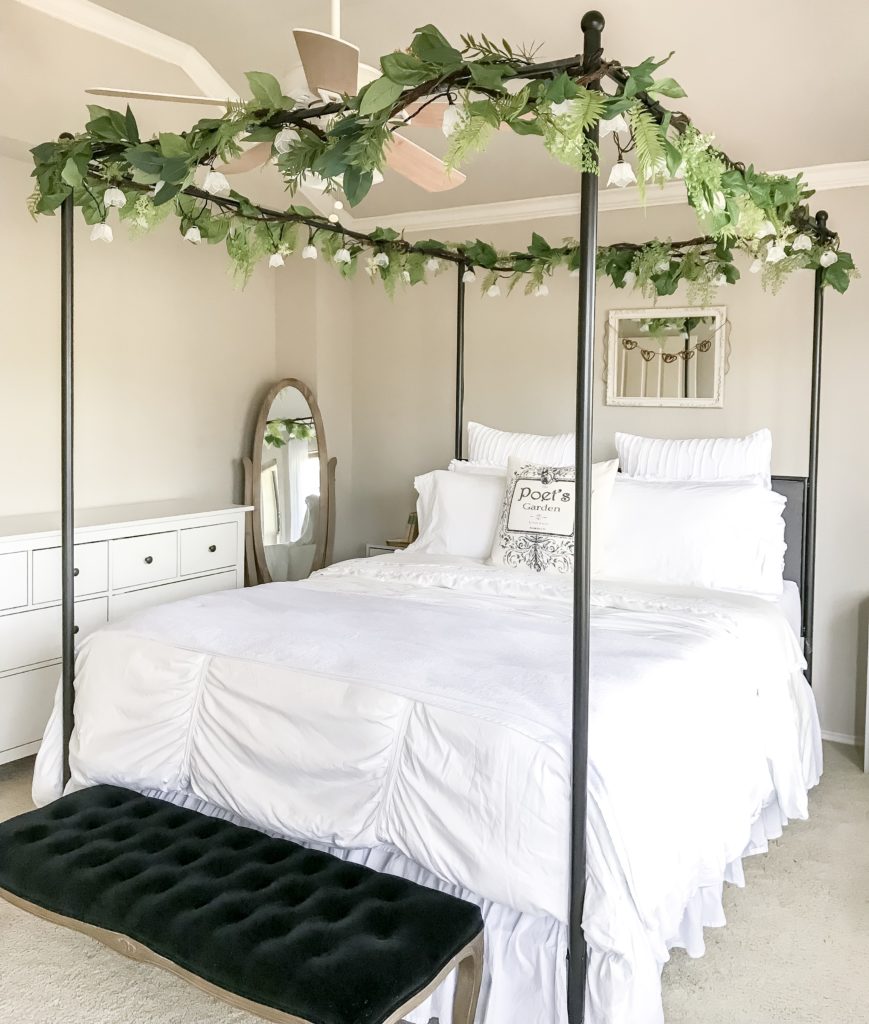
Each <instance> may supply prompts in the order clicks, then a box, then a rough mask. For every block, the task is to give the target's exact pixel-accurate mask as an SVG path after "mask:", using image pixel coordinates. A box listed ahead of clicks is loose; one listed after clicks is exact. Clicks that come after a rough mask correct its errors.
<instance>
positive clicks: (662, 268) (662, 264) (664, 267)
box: [655, 256, 670, 274]
mask: <svg viewBox="0 0 869 1024" xmlns="http://www.w3.org/2000/svg"><path fill="white" fill-rule="evenodd" d="M669 269H670V257H669V256H668V257H667V258H666V259H663V260H659V261H658V262H657V263H656V264H655V273H656V274H666V273H667V272H668V271H669Z"/></svg>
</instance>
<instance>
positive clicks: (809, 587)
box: [802, 210, 829, 683]
mask: <svg viewBox="0 0 869 1024" xmlns="http://www.w3.org/2000/svg"><path fill="white" fill-rule="evenodd" d="M828 219H829V215H828V213H827V211H826V210H818V212H817V213H816V214H815V225H816V226H817V228H818V231H819V233H820V234H821V235H825V234H829V228H828V227H827V220H828ZM823 340H824V269H823V267H818V268H817V270H815V303H814V318H813V321H812V398H811V405H810V409H809V473H808V478H809V484H808V494H807V496H806V497H807V501H806V523H805V545H804V550H805V558H806V564H805V572H804V573H803V593H802V600H803V653H804V654H805V657H806V679H808V681H809V683H811V682H812V664H813V655H814V637H815V540H816V535H817V515H818V442H819V437H820V425H821V347H822V344H823Z"/></svg>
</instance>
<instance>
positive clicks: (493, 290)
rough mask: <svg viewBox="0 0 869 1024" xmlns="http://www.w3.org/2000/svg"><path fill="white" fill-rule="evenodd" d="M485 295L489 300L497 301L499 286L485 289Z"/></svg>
mask: <svg viewBox="0 0 869 1024" xmlns="http://www.w3.org/2000/svg"><path fill="white" fill-rule="evenodd" d="M486 294H487V295H488V296H489V298H490V299H497V298H498V296H499V295H500V294H501V286H500V285H498V284H492V285H489V287H488V288H487V289H486Z"/></svg>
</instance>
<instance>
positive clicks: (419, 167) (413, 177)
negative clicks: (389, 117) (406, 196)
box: [386, 132, 465, 192]
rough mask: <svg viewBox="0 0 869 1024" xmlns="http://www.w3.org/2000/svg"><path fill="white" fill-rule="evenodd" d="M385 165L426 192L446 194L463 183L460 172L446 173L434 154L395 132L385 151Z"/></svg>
mask: <svg viewBox="0 0 869 1024" xmlns="http://www.w3.org/2000/svg"><path fill="white" fill-rule="evenodd" d="M386 163H387V165H388V166H389V167H390V168H391V169H392V170H393V171H397V172H398V173H399V174H401V175H402V176H403V177H405V178H407V179H409V180H410V181H412V182H413V183H414V185H419V187H420V188H424V189H425V190H426V192H446V191H448V190H449V189H451V188H458V186H459V185H461V184H462V183H463V182H464V181H465V175H464V174H462V172H461V171H447V168H446V164H445V163H444V162H443V160H439V159H438V158H437V157H436V156H435V155H434V153H429V151H428V150H427V149H423V148H422V146H417V144H416V143H415V142H411V141H410V139H406V138H404V136H403V135H398V134H396V133H395V132H393V135H392V142H391V143H390V145H389V148H388V149H387V151H386Z"/></svg>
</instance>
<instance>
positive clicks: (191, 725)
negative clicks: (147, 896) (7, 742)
mask: <svg viewBox="0 0 869 1024" xmlns="http://www.w3.org/2000/svg"><path fill="white" fill-rule="evenodd" d="M422 557H423V558H425V559H426V560H425V561H424V562H418V561H414V559H413V558H412V556H401V555H394V556H385V557H383V558H377V559H362V560H358V561H351V562H347V563H342V564H340V565H337V566H334V567H332V568H331V569H329V570H327V571H325V572H324V573H320V574H318V575H317V576H315V577H313V578H312V579H310V580H308V581H305V582H303V583H294V584H273V585H270V586H265V587H259V588H255V589H252V590H245V591H230V592H224V593H220V594H212V595H208V596H206V597H200V598H193V599H190V600H187V601H183V602H179V603H177V604H174V605H168V606H163V607H160V608H155V609H151V610H149V611H145V612H143V613H140V614H139V615H137V616H135V617H133V618H130V619H127V620H125V621H123V622H120V623H117V624H115V625H113V626H110V627H108V628H106V629H104V630H101V631H100V632H98V633H96V634H93V635H92V636H91V637H89V638H88V639H87V640H86V641H85V643H84V644H83V645H82V648H81V650H80V653H79V655H78V660H77V703H76V731H75V734H74V737H73V742H72V756H71V763H72V772H73V778H72V783H71V786H72V787H73V788H78V787H82V786H88V785H93V784H98V783H114V784H118V785H123V786H128V787H129V788H132V789H136V790H141V791H143V792H148V793H153V794H157V795H162V796H165V797H167V798H169V799H172V800H175V801H176V802H185V803H187V804H189V805H192V806H198V807H201V808H202V809H204V810H206V811H208V812H209V813H219V814H223V815H226V816H230V817H233V818H234V819H235V820H240V821H245V822H249V823H251V824H253V825H255V826H256V827H259V828H262V829H264V830H267V831H271V832H274V833H276V834H280V835H286V836H291V837H293V838H296V839H299V840H302V841H304V842H309V843H315V844H320V845H324V846H327V847H330V848H336V849H337V850H339V851H340V853H341V855H343V856H350V857H352V858H353V859H355V860H362V861H365V862H368V863H372V864H373V866H376V867H380V868H384V869H387V870H393V871H397V872H399V873H402V874H406V875H410V876H412V877H417V878H419V879H420V880H421V881H424V882H426V883H428V884H439V885H441V886H443V887H451V891H455V892H459V893H461V894H463V895H465V896H466V897H468V898H473V899H476V900H477V902H480V903H481V905H483V908H484V912H485V915H486V925H487V944H488V951H487V959H488V967H489V977H488V978H487V985H486V991H485V996H484V999H483V1002H482V1006H481V1012H480V1014H479V1016H478V1021H479V1022H481V1024H483V1022H484V1024H513V1022H514V1021H516V1020H518V1019H522V1020H523V1022H525V1024H561V1022H563V1021H564V1020H565V1013H564V1010H563V985H564V951H565V926H564V923H563V922H564V920H565V916H566V907H567V854H568V849H567V845H568V839H567V834H568V833H567V829H568V806H569V805H568V797H569V742H570V687H569V679H570V666H571V655H570V632H571V631H570V621H571V604H570V581H569V580H568V581H565V580H561V579H557V578H554V577H546V578H544V579H540V578H539V577H538V576H536V575H535V574H531V573H528V574H525V573H522V572H519V571H516V570H499V569H495V568H494V567H492V566H487V565H483V564H481V563H479V562H472V561H470V560H461V559H449V558H443V559H437V558H435V557H434V556H422ZM593 597H594V610H593V614H592V648H591V663H592V690H591V729H590V765H589V844H588V845H589V849H588V872H589V876H588V896H587V901H586V909H585V920H584V927H585V932H586V936H587V939H588V941H589V944H590V947H591V952H590V960H589V1012H588V1017H587V1019H588V1021H589V1022H590V1024H660V1022H661V1021H662V1020H663V1017H662V1010H661V1000H660V971H661V967H662V965H663V963H664V962H665V961H666V959H667V956H668V948H670V947H672V946H673V945H685V946H687V947H688V949H689V952H691V953H692V955H699V954H700V953H702V927H703V925H704V924H705V925H710V924H721V923H723V919H722V916H721V909H720V896H721V886H722V882H723V880H724V879H729V880H732V881H736V882H739V881H740V880H741V875H740V858H741V856H743V855H744V854H745V853H747V852H754V851H755V850H758V849H762V848H764V844H765V841H766V838H768V837H770V836H773V835H777V834H780V832H781V827H782V825H783V824H784V822H785V821H786V820H787V819H788V818H802V817H805V816H806V812H807V797H806V793H807V789H808V787H810V786H811V785H813V784H814V783H815V782H816V781H817V778H818V774H819V771H820V742H819V733H818V725H817V717H816V714H815V709H814V703H813V701H812V698H811V694H810V691H809V690H808V688H807V686H806V684H805V681H804V679H803V678H802V675H801V668H802V655H801V654H800V651H799V647H798V644H797V642H796V640H795V638H794V635H793V633H792V631H791V629H790V628H789V626H788V624H787V621H786V619H785V617H784V615H783V614H782V612H781V610H780V609H779V608H778V607H777V605H776V604H775V603H772V602H766V601H762V600H758V599H755V598H749V597H744V596H740V595H734V594H722V593H713V592H699V591H685V590H681V591H676V590H672V589H671V590H669V591H666V592H662V591H661V590H660V589H658V590H654V589H652V588H641V587H628V586H625V585H624V584H619V585H617V586H616V585H607V584H606V583H597V584H595V586H594V595H593ZM59 753H60V723H59V714H58V711H57V708H56V709H55V714H54V716H53V717H52V720H51V722H50V723H49V726H48V729H47V733H46V742H45V743H44V744H43V747H42V750H41V751H40V755H39V759H38V761H37V770H36V775H35V779H34V797H35V799H36V801H37V803H44V802H46V801H48V800H50V799H53V798H54V797H55V796H56V795H57V794H58V792H59V782H58V778H59ZM446 995H447V993H441V994H439V995H438V994H436V996H435V998H434V999H433V1000H432V1001H430V1002H429V1003H427V1004H426V1006H425V1007H422V1008H421V1009H420V1011H419V1013H418V1015H416V1016H414V1017H413V1020H414V1021H417V1020H418V1021H427V1020H428V1016H429V1015H430V1014H431V1013H437V1014H438V1015H439V1016H440V1019H441V1022H442V1024H449V1012H448V1009H447V1007H446ZM517 1014H518V1016H517Z"/></svg>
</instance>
